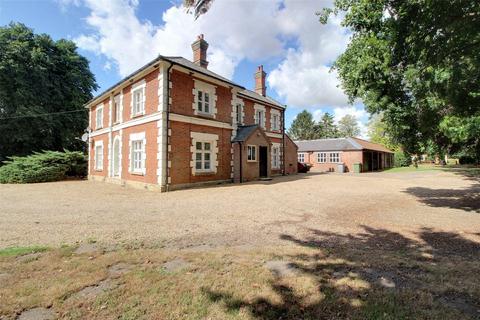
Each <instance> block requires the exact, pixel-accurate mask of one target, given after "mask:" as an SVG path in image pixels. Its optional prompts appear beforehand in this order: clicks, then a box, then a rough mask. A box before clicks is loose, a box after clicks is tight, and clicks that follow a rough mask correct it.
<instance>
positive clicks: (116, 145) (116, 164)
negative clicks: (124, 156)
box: [113, 139, 121, 177]
mask: <svg viewBox="0 0 480 320" xmlns="http://www.w3.org/2000/svg"><path fill="white" fill-rule="evenodd" d="M120 152H121V150H120V139H115V141H114V142H113V176H114V177H119V176H120Z"/></svg>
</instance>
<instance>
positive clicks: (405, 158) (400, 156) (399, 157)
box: [394, 151, 412, 167]
mask: <svg viewBox="0 0 480 320" xmlns="http://www.w3.org/2000/svg"><path fill="white" fill-rule="evenodd" d="M411 164H412V157H411V156H410V155H409V154H408V153H405V152H404V151H396V152H395V161H394V166H395V167H408V166H409V165H411Z"/></svg>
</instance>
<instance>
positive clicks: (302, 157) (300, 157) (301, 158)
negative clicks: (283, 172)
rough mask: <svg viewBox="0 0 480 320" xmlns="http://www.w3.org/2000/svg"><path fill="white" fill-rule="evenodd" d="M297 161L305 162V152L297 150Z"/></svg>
mask: <svg viewBox="0 0 480 320" xmlns="http://www.w3.org/2000/svg"><path fill="white" fill-rule="evenodd" d="M297 161H298V162H300V163H305V153H304V152H299V153H298V154H297Z"/></svg>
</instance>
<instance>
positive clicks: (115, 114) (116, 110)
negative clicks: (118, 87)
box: [112, 94, 122, 124]
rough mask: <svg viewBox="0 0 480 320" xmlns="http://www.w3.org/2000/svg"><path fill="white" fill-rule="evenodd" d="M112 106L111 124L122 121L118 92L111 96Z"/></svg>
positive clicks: (120, 101) (120, 98) (120, 100)
mask: <svg viewBox="0 0 480 320" xmlns="http://www.w3.org/2000/svg"><path fill="white" fill-rule="evenodd" d="M112 102H113V103H112V106H113V112H112V116H113V118H114V119H113V121H112V123H113V124H117V123H120V122H122V105H121V103H122V97H121V95H120V94H117V95H116V96H114V97H113V101H112Z"/></svg>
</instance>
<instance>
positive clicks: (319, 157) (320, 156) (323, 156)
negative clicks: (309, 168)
mask: <svg viewBox="0 0 480 320" xmlns="http://www.w3.org/2000/svg"><path fill="white" fill-rule="evenodd" d="M317 162H318V163H325V162H327V154H326V153H325V152H319V153H317Z"/></svg>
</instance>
